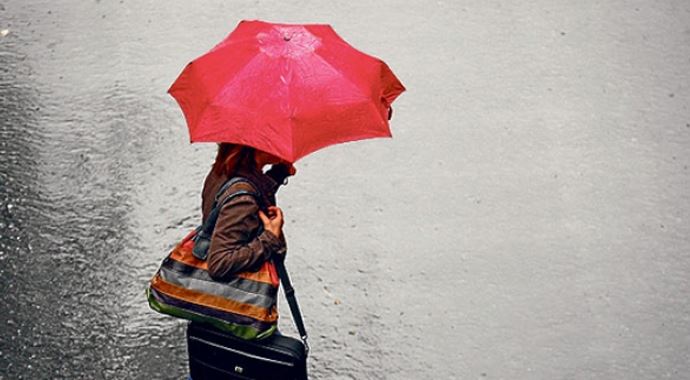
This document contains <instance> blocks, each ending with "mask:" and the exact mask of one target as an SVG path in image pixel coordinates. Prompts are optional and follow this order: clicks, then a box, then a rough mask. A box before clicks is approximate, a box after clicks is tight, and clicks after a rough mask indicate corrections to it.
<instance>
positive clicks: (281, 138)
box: [168, 20, 405, 162]
mask: <svg viewBox="0 0 690 380" xmlns="http://www.w3.org/2000/svg"><path fill="white" fill-rule="evenodd" d="M403 91H405V87H404V86H403V85H402V83H400V81H399V80H398V79H397V78H396V76H395V75H394V74H393V72H392V71H391V70H390V68H389V67H388V66H387V65H386V64H385V63H384V62H383V61H381V60H380V59H378V58H376V57H373V56H370V55H367V54H364V53H362V52H360V51H358V50H356V49H354V48H353V47H352V46H350V45H349V44H348V43H347V42H345V41H344V40H343V39H342V38H340V36H338V35H337V34H336V33H335V31H334V30H333V28H332V27H331V26H330V25H325V24H305V25H297V24H272V23H267V22H263V21H258V20H254V21H242V22H240V23H239V25H238V26H237V28H236V29H235V30H234V31H232V32H231V33H230V35H229V36H228V37H227V38H225V39H224V40H223V41H221V42H220V43H219V44H218V45H216V46H215V47H214V48H213V49H211V50H210V51H209V52H207V53H206V54H204V55H202V56H200V57H199V58H197V59H195V60H194V61H192V62H190V63H189V64H188V65H187V66H186V67H185V68H184V70H183V71H182V73H181V74H180V76H179V77H178V78H177V80H176V81H175V82H174V83H173V84H172V86H171V87H170V89H169V90H168V92H169V93H170V94H171V95H172V96H173V97H174V98H175V99H176V100H177V102H178V103H179V105H180V107H181V108H182V111H183V113H184V115H185V118H186V120H187V126H188V128H189V134H190V140H191V141H192V142H203V141H207V142H231V143H238V144H244V145H249V146H252V147H255V148H257V149H260V150H263V151H265V152H268V153H272V154H274V155H276V156H278V157H281V158H283V159H285V160H287V161H289V162H295V161H297V160H298V159H300V158H301V157H304V156H305V155H307V154H309V153H311V152H314V151H316V150H318V149H320V148H323V147H326V146H329V145H332V144H337V143H341V142H346V141H354V140H361V139H366V138H374V137H390V136H391V133H390V128H389V125H388V115H389V108H390V106H391V104H392V103H393V101H394V100H395V98H396V97H398V95H400V94H401V93H402V92H403Z"/></svg>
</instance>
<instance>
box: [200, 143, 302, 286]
mask: <svg viewBox="0 0 690 380" xmlns="http://www.w3.org/2000/svg"><path fill="white" fill-rule="evenodd" d="M266 165H272V168H271V169H270V170H269V171H267V172H266V173H264V172H263V168H264V167H265V166H266ZM294 174H295V168H294V167H293V166H292V165H291V164H290V163H288V162H285V161H283V160H281V159H280V158H277V157H275V156H273V155H271V154H268V153H265V152H263V151H260V150H257V149H254V148H251V147H248V146H244V145H237V144H229V143H221V144H219V146H218V154H217V156H216V160H215V162H214V164H213V167H212V168H211V171H210V172H209V173H208V176H207V177H206V181H205V182H204V189H203V192H202V206H201V207H202V213H203V220H204V221H206V218H207V217H208V215H209V213H210V212H211V207H212V205H213V201H214V199H215V197H216V193H217V192H218V190H219V189H220V188H221V186H223V184H224V183H225V182H226V181H227V180H228V179H230V178H233V177H243V178H245V179H247V180H249V181H250V182H251V184H252V185H253V186H252V185H249V184H247V183H246V182H240V183H237V184H235V185H232V186H230V188H228V190H227V191H226V194H230V193H233V192H236V191H238V190H248V191H251V192H256V193H258V194H259V197H258V198H255V197H254V196H252V195H240V196H237V197H234V198H232V199H231V200H230V201H228V202H226V203H225V204H224V205H223V207H222V208H221V210H220V214H219V216H218V220H217V222H216V227H215V229H214V231H213V236H212V238H211V245H210V247H209V252H208V272H209V275H210V276H211V277H212V278H213V279H215V280H223V279H227V278H229V277H232V276H233V275H234V274H236V273H239V272H244V271H252V270H256V269H258V268H259V267H260V266H261V265H262V264H263V263H264V262H265V261H266V260H269V259H270V258H271V257H273V256H282V255H285V253H286V249H287V247H286V243H285V237H284V236H283V232H282V227H283V212H282V211H281V209H280V208H278V207H276V206H275V193H276V191H277V190H278V187H279V186H280V185H281V184H282V183H283V181H284V180H285V179H286V178H287V177H288V176H290V175H294ZM252 187H254V188H252ZM260 224H263V227H264V229H263V231H262V232H261V233H260V234H258V235H256V233H257V232H258V229H259V226H260ZM255 235H256V236H255Z"/></svg>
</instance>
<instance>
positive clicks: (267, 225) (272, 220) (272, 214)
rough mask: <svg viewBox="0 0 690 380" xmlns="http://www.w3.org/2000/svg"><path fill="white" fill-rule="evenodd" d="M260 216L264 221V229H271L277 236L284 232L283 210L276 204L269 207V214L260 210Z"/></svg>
mask: <svg viewBox="0 0 690 380" xmlns="http://www.w3.org/2000/svg"><path fill="white" fill-rule="evenodd" d="M259 218H260V219H261V221H262V222H263V223H264V229H265V230H268V231H271V233H272V234H273V235H275V236H276V237H278V238H279V237H280V235H281V234H282V233H283V210H281V209H280V208H278V207H276V206H269V207H268V215H266V214H265V213H264V212H263V211H261V210H259Z"/></svg>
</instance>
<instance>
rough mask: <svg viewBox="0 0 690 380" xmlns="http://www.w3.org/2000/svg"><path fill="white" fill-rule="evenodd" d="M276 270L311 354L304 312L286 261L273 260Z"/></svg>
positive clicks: (298, 327) (307, 349)
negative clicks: (298, 300)
mask: <svg viewBox="0 0 690 380" xmlns="http://www.w3.org/2000/svg"><path fill="white" fill-rule="evenodd" d="M273 262H274V264H275V266H276V271H277V272H278V277H280V282H281V283H282V284H283V291H284V292H285V298H287V301H288V305H289V306H290V312H291V313H292V320H293V321H294V322H295V325H296V326H297V331H299V335H300V338H302V342H303V343H304V352H305V354H306V355H307V356H308V355H309V343H308V342H307V338H308V336H307V329H305V328H304V321H303V320H302V313H301V312H300V310H299V304H298V303H297V298H296V297H295V289H294V288H293V287H292V283H291V282H290V276H288V273H287V269H285V262H284V261H283V260H281V259H277V260H273Z"/></svg>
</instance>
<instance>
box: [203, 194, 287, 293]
mask: <svg viewBox="0 0 690 380" xmlns="http://www.w3.org/2000/svg"><path fill="white" fill-rule="evenodd" d="M258 211H259V206H258V205H257V203H256V200H255V199H254V197H253V196H251V195H240V196H237V197H235V198H234V199H231V200H230V201H228V202H227V203H226V204H225V205H223V207H222V208H221V210H220V213H219V215H218V220H217V222H216V227H215V228H214V230H213V236H212V237H211V246H210V247H209V253H208V273H209V275H210V276H211V277H212V278H213V279H215V280H223V279H228V278H229V277H231V276H232V275H234V274H236V273H239V272H244V271H248V270H256V269H258V268H259V266H260V265H261V264H263V262H264V261H265V260H268V259H270V258H271V256H272V255H273V254H278V255H282V254H285V252H286V250H287V248H286V245H285V239H284V238H282V239H281V238H278V237H277V236H275V235H274V234H273V233H272V232H270V231H267V230H264V231H263V232H262V233H261V234H260V235H259V236H257V237H255V238H254V239H252V232H253V231H256V229H257V228H258V227H259V223H261V220H260V219H259V215H258Z"/></svg>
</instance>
